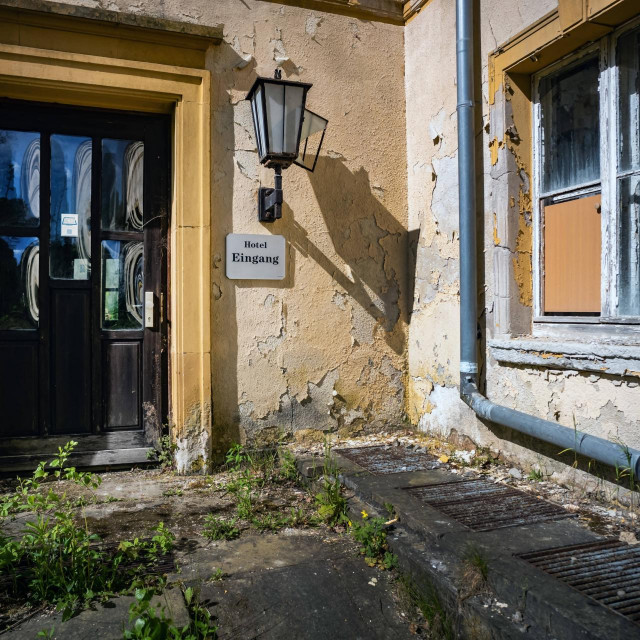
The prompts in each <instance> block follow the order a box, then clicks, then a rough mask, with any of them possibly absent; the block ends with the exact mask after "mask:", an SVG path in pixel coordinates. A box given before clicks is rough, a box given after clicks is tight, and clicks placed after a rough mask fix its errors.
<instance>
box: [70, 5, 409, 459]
mask: <svg viewBox="0 0 640 640" xmlns="http://www.w3.org/2000/svg"><path fill="white" fill-rule="evenodd" d="M74 4H85V5H87V6H100V7H102V8H105V9H110V10H121V11H128V12H142V13H145V14H149V15H151V16H158V17H163V18H167V19H172V20H182V21H188V22H196V23H199V24H207V25H218V24H222V25H224V36H223V43H222V44H220V45H219V46H214V47H211V48H210V50H209V52H208V54H207V68H208V69H209V70H210V71H211V73H212V96H211V101H212V114H211V117H212V120H211V128H212V139H211V150H212V176H211V189H212V209H211V228H212V232H211V252H212V265H211V268H212V281H213V284H212V307H213V308H212V329H211V344H212V359H211V370H212V387H213V397H212V403H211V411H212V416H213V432H212V433H211V434H210V437H209V438H207V437H204V436H202V434H199V433H197V431H198V425H185V426H180V425H177V429H176V434H177V443H178V446H179V452H178V455H179V456H181V458H180V460H181V468H185V469H188V468H190V466H193V464H192V463H193V462H195V463H197V464H200V461H201V459H202V455H203V453H205V454H206V453H207V452H206V450H207V448H211V449H212V451H213V453H214V454H216V453H220V452H223V451H225V450H226V448H227V447H228V446H229V444H230V443H231V442H234V441H236V442H237V441H241V442H250V443H257V444H260V443H264V442H265V441H269V440H274V439H277V438H279V437H281V436H282V435H285V434H295V433H298V434H299V433H302V434H307V435H313V434H309V432H308V431H307V430H314V431H313V433H320V434H321V433H322V432H323V431H330V430H331V431H337V430H340V431H341V432H343V433H347V432H354V431H355V432H357V431H359V430H362V429H364V428H365V427H366V428H368V429H375V428H376V427H378V426H382V425H386V424H388V423H392V424H397V423H399V422H400V421H401V420H402V414H403V410H404V376H405V374H406V323H407V317H406V313H407V307H408V301H407V289H408V286H407V282H408V278H407V268H406V264H407V259H406V254H407V251H406V247H407V241H408V240H407V221H406V216H407V213H406V212H407V201H406V195H407V194H406V138H405V128H406V125H405V103H404V46H403V42H404V41H403V37H404V36H403V28H402V27H399V26H393V25H389V24H383V23H376V22H372V21H368V20H360V19H357V18H353V17H347V16H341V15H334V14H325V13H322V12H318V11H311V10H307V9H301V8H296V7H290V6H280V5H278V4H275V3H271V2H260V1H257V0H242V1H240V0H216V1H215V2H211V1H210V0H162V1H156V0H137V1H133V0H99V1H97V2H94V1H90V0H75V1H74ZM276 67H280V68H281V69H282V71H283V78H286V79H291V80H299V81H304V82H311V83H313V88H312V90H311V92H310V94H309V96H308V101H307V106H308V107H309V108H310V109H312V110H314V111H316V112H318V113H319V114H321V115H323V116H325V117H327V118H328V119H329V128H328V131H327V134H326V136H325V140H324V151H323V154H322V157H321V158H320V160H319V162H318V165H317V168H316V171H315V173H313V174H310V173H307V172H306V171H304V170H302V169H300V168H298V167H291V168H289V169H288V170H287V171H285V172H284V174H283V186H284V200H285V205H284V208H283V217H282V220H281V221H278V222H276V223H274V224H271V225H261V224H260V223H259V222H258V221H257V191H258V188H259V187H260V186H261V185H264V186H272V184H273V171H269V170H265V169H263V168H262V167H261V166H260V165H259V162H258V157H257V153H256V142H255V139H254V134H253V124H252V120H251V112H250V108H249V105H248V103H247V102H246V101H245V100H244V97H245V95H246V93H247V91H248V90H249V88H250V87H251V85H252V83H253V81H254V79H255V76H256V74H258V75H263V76H272V75H273V71H274V69H275V68H276ZM232 232H235V233H267V234H270V233H273V234H282V235H284V236H285V238H286V239H287V242H288V253H287V261H288V264H287V270H286V274H287V275H286V278H285V280H283V281H281V282H265V281H255V282H246V281H231V280H228V279H227V278H226V277H225V273H224V255H225V253H224V252H225V245H224V243H225V236H226V235H227V234H228V233H232ZM201 428H204V427H201ZM205 435H206V434H205Z"/></svg>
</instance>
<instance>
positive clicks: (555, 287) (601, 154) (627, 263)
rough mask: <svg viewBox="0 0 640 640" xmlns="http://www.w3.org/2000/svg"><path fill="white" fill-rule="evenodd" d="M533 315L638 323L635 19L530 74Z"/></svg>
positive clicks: (639, 105)
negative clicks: (575, 52) (532, 184)
mask: <svg viewBox="0 0 640 640" xmlns="http://www.w3.org/2000/svg"><path fill="white" fill-rule="evenodd" d="M534 96H535V102H534V105H535V118H534V156H535V159H534V162H535V181H534V190H535V211H534V219H535V227H534V228H535V236H534V247H535V250H534V254H535V261H534V283H535V291H536V295H535V316H536V320H539V321H571V322H580V321H582V322H613V323H640V26H635V27H625V28H623V29H621V30H619V31H618V32H615V33H614V34H613V35H610V36H607V37H605V38H603V39H602V40H601V41H600V42H598V43H597V44H593V45H591V46H590V47H588V48H586V49H584V50H582V51H580V52H579V53H578V54H576V55H574V56H573V57H571V58H568V59H566V60H563V61H561V62H560V63H557V64H555V65H553V66H552V67H550V68H548V69H546V70H544V71H542V72H540V73H539V74H537V75H536V76H535V77H534Z"/></svg>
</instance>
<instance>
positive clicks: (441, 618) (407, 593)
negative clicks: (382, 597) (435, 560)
mask: <svg viewBox="0 0 640 640" xmlns="http://www.w3.org/2000/svg"><path fill="white" fill-rule="evenodd" d="M398 587H399V589H398V590H399V593H400V595H401V597H403V599H406V600H408V603H409V605H410V607H409V608H413V609H414V610H415V609H417V610H418V611H420V613H421V614H422V616H423V617H424V619H425V620H426V621H427V627H428V635H427V637H428V638H439V639H440V640H454V638H455V637H456V634H455V632H454V621H453V619H452V617H451V616H450V614H449V612H448V611H447V609H446V608H445V607H444V605H443V603H442V600H441V599H440V595H439V594H438V590H437V589H436V587H435V586H434V585H433V584H431V583H429V584H426V585H423V586H422V588H420V589H419V588H418V587H417V586H416V584H415V583H414V582H413V581H412V580H411V579H410V578H409V577H408V576H404V575H400V576H399V578H398Z"/></svg>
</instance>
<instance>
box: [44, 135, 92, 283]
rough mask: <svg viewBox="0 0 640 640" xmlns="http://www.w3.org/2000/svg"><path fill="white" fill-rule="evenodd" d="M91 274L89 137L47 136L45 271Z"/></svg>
mask: <svg viewBox="0 0 640 640" xmlns="http://www.w3.org/2000/svg"><path fill="white" fill-rule="evenodd" d="M90 274H91V138H82V137H77V136H62V135H52V136H51V240H50V255H49V275H50V276H51V277H52V278H57V279H65V280H88V279H89V276H90Z"/></svg>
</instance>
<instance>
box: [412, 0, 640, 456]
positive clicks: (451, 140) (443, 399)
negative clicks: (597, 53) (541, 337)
mask: <svg viewBox="0 0 640 640" xmlns="http://www.w3.org/2000/svg"><path fill="white" fill-rule="evenodd" d="M556 6H557V2H556V0H544V1H542V2H536V3H531V2H528V1H527V0H519V1H514V2H505V1H504V0H482V2H480V3H479V6H478V17H479V30H478V33H477V35H478V36H479V38H480V47H479V48H480V50H481V58H480V60H479V61H478V64H479V65H480V66H481V73H482V95H481V96H480V95H479V96H478V104H481V105H482V113H481V114H478V117H479V118H480V115H481V117H482V122H480V121H478V129H479V130H480V131H481V133H480V134H479V135H478V155H477V158H482V161H481V162H480V160H478V174H479V177H480V178H479V182H480V185H481V187H480V188H479V191H478V195H479V202H481V203H482V202H483V203H484V229H482V227H480V228H479V233H482V232H484V240H483V244H484V259H483V264H481V265H479V282H480V283H481V286H482V285H484V286H483V287H482V288H481V290H480V291H479V296H480V309H481V310H482V316H481V319H480V326H481V329H482V338H483V342H482V344H483V346H484V347H485V348H484V349H482V350H481V351H482V352H483V353H484V358H485V363H484V369H485V372H486V381H487V389H486V392H487V395H488V397H489V398H490V399H491V400H493V401H494V402H497V403H500V404H505V405H507V406H510V407H513V408H515V409H518V410H520V411H524V412H527V413H531V414H532V415H536V416H539V417H542V418H546V419H549V420H554V421H556V420H557V421H558V422H559V423H561V424H564V425H568V426H572V425H573V424H574V418H575V423H576V425H577V427H578V429H580V430H581V431H585V432H587V433H592V434H595V435H598V436H600V437H603V438H607V439H614V440H620V441H623V442H625V443H626V444H627V445H629V446H632V447H636V448H640V403H639V401H638V399H639V398H640V390H639V389H638V383H639V381H638V377H637V376H635V374H634V371H631V369H632V368H633V367H631V365H628V364H627V362H628V361H629V358H632V357H637V356H633V354H631V351H632V350H633V348H632V347H629V348H627V349H625V347H623V346H621V345H623V344H624V342H625V338H624V337H620V338H619V339H618V344H617V345H613V346H610V347H606V346H602V341H601V340H598V339H597V338H594V337H585V336H580V335H571V334H570V333H569V334H568V335H566V336H564V337H563V338H562V339H561V340H560V339H557V338H556V339H555V342H554V339H551V338H549V337H547V338H546V339H545V341H544V347H538V348H537V351H536V343H535V341H532V340H531V339H529V340H528V341H525V340H522V344H523V345H525V346H523V347H521V348H520V350H519V349H518V346H517V345H518V343H517V342H514V339H517V338H519V337H520V336H525V335H528V334H529V335H530V334H531V331H532V307H531V305H532V295H533V290H532V284H531V283H532V275H531V274H532V246H531V238H532V233H531V229H532V227H531V225H532V215H531V209H532V204H531V194H530V174H529V171H530V155H531V147H530V138H531V135H530V132H529V131H518V130H517V128H516V126H515V123H514V118H513V115H512V112H513V110H514V109H521V108H522V104H518V103H517V102H516V101H515V98H514V100H511V98H509V99H505V88H504V87H500V86H498V90H497V93H496V95H495V97H494V99H493V100H492V104H491V106H490V105H489V95H488V61H489V55H490V53H491V52H493V51H494V50H496V49H497V48H498V46H500V45H502V44H503V43H505V42H506V41H507V40H508V39H509V38H511V37H513V36H514V35H515V34H517V33H519V32H520V31H522V30H523V29H525V28H527V27H529V26H530V25H531V24H533V23H534V22H535V21H536V20H538V19H539V18H541V17H542V16H543V15H545V14H547V13H548V12H549V11H552V10H554V9H555V8H556ZM405 51H406V80H405V84H406V94H407V154H408V193H409V195H408V203H409V230H410V233H412V232H413V233H418V238H419V239H418V242H417V256H416V279H415V289H414V299H413V307H412V313H411V320H410V328H409V338H408V357H409V376H408V381H407V396H406V402H407V414H408V415H409V417H410V419H411V421H412V422H413V423H414V424H416V425H418V426H419V428H420V429H422V430H424V431H429V432H431V433H436V434H444V435H446V436H450V435H451V434H452V432H455V433H456V434H458V435H465V436H468V437H470V438H471V439H472V440H474V441H475V442H476V443H477V444H478V445H482V446H491V447H492V448H494V449H496V450H501V451H502V452H503V453H504V454H505V455H507V456H511V457H512V458H513V459H518V460H519V461H520V462H521V463H524V464H536V463H539V461H540V459H541V457H540V456H541V453H540V451H541V450H542V449H543V448H540V449H536V447H534V448H533V449H531V448H529V446H520V445H521V444H525V445H530V444H531V443H525V442H523V441H522V439H521V438H517V437H515V436H514V434H507V433H506V432H505V430H499V429H498V428H496V427H491V426H489V425H485V424H483V423H482V422H480V421H479V420H477V419H476V417H475V415H474V414H473V412H472V411H471V410H470V409H468V408H467V407H466V405H464V403H462V401H461V400H460V399H459V396H458V388H457V385H458V378H459V373H458V371H459V369H458V367H459V353H458V350H459V327H458V325H459V274H458V270H459V264H458V237H457V230H458V208H457V206H458V199H457V131H456V83H455V3H453V2H450V1H448V0H431V2H429V3H428V4H427V5H426V6H425V7H424V8H423V9H422V11H421V12H420V13H419V14H418V15H417V16H416V17H415V18H414V19H413V20H411V21H410V22H409V24H408V25H407V26H406V29H405ZM479 71H480V70H479ZM507 92H508V88H507ZM490 109H491V118H489V113H490ZM509 341H511V342H509ZM485 343H486V344H485ZM635 344H637V338H636V339H635ZM491 345H493V346H491ZM509 345H514V346H509ZM554 345H555V347H556V350H555V351H554V349H553V347H554ZM635 349H637V347H636V348H635ZM609 351H612V352H615V354H614V356H610V355H608V352H609ZM556 352H557V353H556ZM600 352H602V353H600ZM507 353H510V354H513V355H506V354H507ZM589 354H593V356H590V355H589ZM496 355H497V356H498V358H499V360H500V361H498V359H496V358H495V357H494V356H496ZM607 358H608V359H607ZM585 363H586V367H587V368H588V369H589V370H586V371H585V370H582V369H583V368H585ZM550 367H552V368H550ZM629 367H631V369H630V368H629ZM614 374H618V375H614ZM623 374H624V375H623ZM514 441H518V442H520V444H515V442H514ZM555 453H556V452H555V451H553V452H551V451H549V450H547V451H544V452H543V455H546V456H551V457H553V456H554V454H555ZM545 460H546V462H545V464H550V465H551V466H552V467H553V464H554V463H549V461H548V459H545ZM557 468H558V469H559V468H560V467H557Z"/></svg>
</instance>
